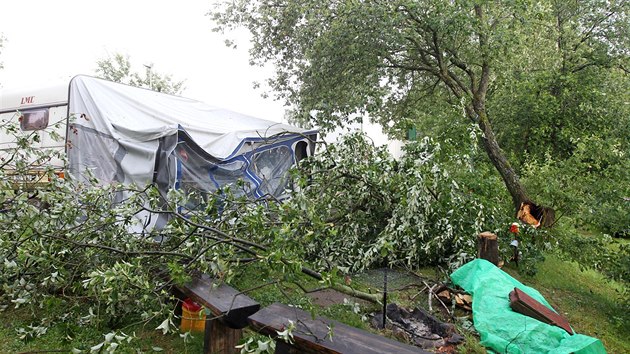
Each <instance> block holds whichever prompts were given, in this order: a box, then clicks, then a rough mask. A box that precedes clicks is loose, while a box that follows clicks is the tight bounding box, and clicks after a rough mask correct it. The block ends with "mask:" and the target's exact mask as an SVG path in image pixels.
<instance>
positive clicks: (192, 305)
mask: <svg viewBox="0 0 630 354" xmlns="http://www.w3.org/2000/svg"><path fill="white" fill-rule="evenodd" d="M182 307H183V308H185V309H186V310H188V311H189V312H199V311H201V305H199V304H198V303H196V302H194V301H192V300H191V299H190V298H186V300H184V303H183V304H182Z"/></svg>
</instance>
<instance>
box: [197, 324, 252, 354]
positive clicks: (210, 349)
mask: <svg viewBox="0 0 630 354" xmlns="http://www.w3.org/2000/svg"><path fill="white" fill-rule="evenodd" d="M208 317H210V316H208ZM242 337H243V330H242V329H233V328H230V327H228V326H227V325H225V324H224V323H223V322H221V321H220V320H217V319H213V320H210V319H208V320H206V334H205V337H204V343H203V352H204V353H205V354H236V353H239V352H240V350H239V349H236V348H235V347H236V346H237V345H238V344H239V343H238V342H239V341H240V340H241V338H242Z"/></svg>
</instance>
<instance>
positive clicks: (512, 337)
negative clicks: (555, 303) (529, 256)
mask: <svg viewBox="0 0 630 354" xmlns="http://www.w3.org/2000/svg"><path fill="white" fill-rule="evenodd" d="M451 280H452V281H453V283H455V284H456V285H458V286H460V287H461V288H463V289H464V290H466V291H467V292H468V293H470V294H471V295H472V296H473V305H472V309H473V322H474V324H475V328H476V329H477V331H478V332H479V335H480V336H481V344H482V345H484V346H486V347H487V348H490V349H491V350H493V351H495V352H497V353H576V354H590V353H593V354H600V353H602V354H605V353H606V349H604V345H603V344H602V342H600V341H599V339H596V338H593V337H588V336H585V335H581V334H574V335H570V334H569V333H567V332H566V331H565V330H563V329H562V328H559V327H556V326H552V325H548V324H546V323H543V322H541V321H538V320H536V319H534V318H531V317H528V316H525V315H522V314H520V313H518V312H514V311H513V310H512V309H511V308H510V300H509V293H510V291H512V290H513V289H514V288H515V287H517V288H519V289H521V290H522V291H524V292H525V293H527V294H528V295H529V296H531V297H533V298H534V299H536V300H538V301H540V302H541V303H542V304H544V305H545V306H547V307H549V308H550V309H552V307H551V305H549V303H548V302H547V301H546V300H545V299H544V298H543V296H542V295H541V294H540V293H539V292H538V291H537V290H536V289H533V288H530V287H528V286H525V285H523V284H521V283H520V282H519V281H518V280H516V279H514V278H512V277H511V276H510V275H508V274H507V273H505V272H504V271H502V270H501V269H499V268H498V267H496V266H495V265H494V264H492V263H490V262H488V261H486V260H483V259H476V260H474V261H472V262H469V263H467V264H465V265H463V266H462V267H461V268H459V269H458V270H456V271H455V272H453V274H451Z"/></svg>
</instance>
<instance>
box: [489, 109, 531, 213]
mask: <svg viewBox="0 0 630 354" xmlns="http://www.w3.org/2000/svg"><path fill="white" fill-rule="evenodd" d="M479 128H480V129H481V131H482V132H483V137H482V139H481V142H482V145H483V148H484V150H485V151H486V153H487V154H488V158H490V161H491V162H492V164H493V165H494V167H495V168H496V169H497V171H499V174H500V175H501V178H502V179H503V182H504V183H505V187H506V188H507V190H508V192H509V193H510V195H511V196H512V203H513V205H514V210H517V211H518V210H519V208H520V206H521V203H530V202H531V200H530V199H529V197H528V196H527V193H526V191H525V188H524V187H523V185H521V182H520V180H519V178H518V175H517V174H516V172H515V171H514V169H513V168H512V166H511V165H510V162H509V161H508V160H507V158H506V157H505V154H504V153H503V150H501V147H500V146H499V143H498V142H497V138H496V136H495V135H494V131H493V130H492V126H491V125H490V120H489V119H488V116H487V115H486V113H485V112H481V114H479Z"/></svg>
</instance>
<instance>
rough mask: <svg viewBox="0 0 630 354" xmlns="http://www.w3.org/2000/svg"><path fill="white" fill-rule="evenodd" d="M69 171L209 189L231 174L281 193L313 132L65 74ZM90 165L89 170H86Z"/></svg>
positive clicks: (252, 192) (255, 191)
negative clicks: (68, 82) (66, 84)
mask: <svg viewBox="0 0 630 354" xmlns="http://www.w3.org/2000/svg"><path fill="white" fill-rule="evenodd" d="M68 113H69V116H70V117H71V118H70V122H69V125H68V133H67V146H68V150H67V151H68V159H69V169H68V170H69V173H70V175H71V176H73V177H74V178H78V179H79V180H81V179H82V178H86V177H87V176H90V175H91V176H94V177H97V178H98V179H99V180H100V181H101V182H102V183H108V182H122V183H129V184H130V183H134V184H137V185H140V186H143V185H146V184H147V183H152V182H153V183H157V184H158V186H160V188H163V189H165V190H168V189H169V188H179V189H184V190H189V189H191V190H195V191H197V192H198V193H200V194H204V193H209V192H214V191H216V190H218V189H219V188H222V187H225V186H226V185H231V184H234V182H235V181H236V180H237V179H239V178H240V179H243V180H245V182H246V183H245V186H246V187H247V189H244V190H242V191H241V193H244V194H247V195H248V196H251V197H254V198H256V197H262V196H264V195H265V194H271V195H274V196H275V197H278V196H280V195H281V194H283V193H284V189H285V187H286V173H287V170H288V168H290V167H291V166H292V165H293V164H294V163H295V162H296V161H298V160H299V159H301V158H303V157H305V156H306V155H309V154H311V153H312V152H313V151H314V140H315V137H316V134H317V132H316V131H312V130H311V131H309V130H305V129H301V128H297V127H293V126H290V125H286V124H281V123H277V122H273V121H268V120H264V119H260V118H255V117H251V116H247V115H243V114H240V113H236V112H232V111H228V110H225V109H221V108H217V107H214V106H210V105H207V104H205V103H202V102H199V101H195V100H191V99H188V98H183V97H179V96H173V95H168V94H164V93H160V92H155V91H151V90H147V89H142V88H137V87H132V86H127V85H122V84H118V83H113V82H110V81H106V80H102V79H97V78H93V77H88V76H76V77H74V78H73V79H72V80H71V81H70V87H69V101H68ZM88 171H89V172H88Z"/></svg>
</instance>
